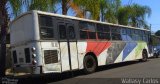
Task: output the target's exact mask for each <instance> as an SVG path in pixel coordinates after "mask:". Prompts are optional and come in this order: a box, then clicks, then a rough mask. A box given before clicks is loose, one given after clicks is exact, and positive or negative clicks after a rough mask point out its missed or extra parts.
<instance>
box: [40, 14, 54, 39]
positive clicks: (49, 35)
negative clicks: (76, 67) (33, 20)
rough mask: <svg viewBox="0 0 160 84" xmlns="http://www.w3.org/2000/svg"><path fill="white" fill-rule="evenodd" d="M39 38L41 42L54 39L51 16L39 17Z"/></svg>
mask: <svg viewBox="0 0 160 84" xmlns="http://www.w3.org/2000/svg"><path fill="white" fill-rule="evenodd" d="M39 27H40V37H41V39H43V40H47V39H53V38H54V29H53V21H52V17H51V16H42V15H40V16H39Z"/></svg>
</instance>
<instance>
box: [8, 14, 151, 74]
mask: <svg viewBox="0 0 160 84" xmlns="http://www.w3.org/2000/svg"><path fill="white" fill-rule="evenodd" d="M39 14H40V15H42V16H43V13H41V12H36V11H33V12H32V13H28V14H25V15H23V16H21V17H19V19H17V20H16V21H14V22H13V23H12V24H11V26H10V27H11V50H12V57H13V51H16V53H17V58H16V59H17V63H13V64H14V67H15V70H16V69H19V68H21V69H26V70H27V72H29V73H34V74H40V73H55V72H58V73H61V72H65V71H70V70H76V69H83V68H84V66H83V63H84V57H85V56H86V54H88V53H93V54H94V55H95V56H96V57H97V62H98V66H102V65H107V64H113V63H119V62H125V61H132V60H136V59H142V52H143V49H146V50H147V52H148V57H151V56H150V55H149V51H148V43H147V42H145V41H136V40H133V39H132V38H131V36H129V35H123V34H122V33H120V36H121V38H122V39H121V40H113V39H110V40H107V39H103V40H101V39H97V37H98V36H97V31H95V32H96V39H81V38H80V32H79V30H80V28H79V26H80V25H79V21H81V19H77V20H74V19H75V18H73V19H72V18H68V19H67V17H64V18H63V17H62V16H57V15H54V14H53V16H52V14H48V16H47V17H52V20H53V22H52V24H53V26H52V27H47V28H48V29H51V28H54V29H53V30H54V35H55V37H54V38H53V39H47V40H44V39H41V33H42V32H41V31H40V26H39V25H40V24H39V18H40V16H38V15H39ZM44 15H47V13H44ZM78 20H79V21H78ZM82 21H83V20H82ZM84 21H88V20H84ZM91 22H92V23H96V21H95V22H94V21H90V23H91ZM97 23H98V24H100V22H97ZM102 24H105V23H102ZM59 25H65V27H66V28H68V27H69V26H72V27H74V29H75V33H76V39H74V40H71V39H66V38H65V39H60V38H59V34H60V32H59V29H58V27H59ZM107 25H111V24H107ZM112 26H113V24H112ZM44 27H45V26H44ZM120 27H123V26H120ZM47 28H46V29H47ZM139 30H140V29H139ZM142 30H143V29H142ZM142 30H141V31H142ZM57 31H58V32H57ZM44 32H45V31H44ZM47 32H49V31H47ZM88 32H89V31H88ZM67 33H68V32H67ZM43 34H45V33H43ZM110 34H111V30H110ZM110 37H111V35H110ZM26 48H28V49H29V50H28V49H26ZM34 48H35V51H32V49H34ZM25 49H26V51H25ZM25 52H30V53H29V56H30V57H29V58H30V62H29V63H26V62H25V61H26V57H27V56H26V55H28V53H25ZM33 54H35V55H36V57H34V55H33ZM12 59H14V57H13V58H12ZM27 59H28V58H27ZM35 60H36V62H35V63H36V64H33V63H32V62H33V61H35ZM17 66H20V67H17Z"/></svg>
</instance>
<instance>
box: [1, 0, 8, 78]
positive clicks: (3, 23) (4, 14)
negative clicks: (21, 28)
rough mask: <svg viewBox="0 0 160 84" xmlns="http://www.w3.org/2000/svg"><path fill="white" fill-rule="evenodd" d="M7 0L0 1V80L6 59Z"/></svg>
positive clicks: (3, 72) (3, 74) (3, 73)
mask: <svg viewBox="0 0 160 84" xmlns="http://www.w3.org/2000/svg"><path fill="white" fill-rule="evenodd" d="M6 4H7V0H0V20H1V22H0V25H1V55H0V78H1V77H3V76H5V57H6V43H5V42H6V33H7V27H8V14H7V10H6Z"/></svg>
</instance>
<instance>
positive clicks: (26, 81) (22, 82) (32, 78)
mask: <svg viewBox="0 0 160 84" xmlns="http://www.w3.org/2000/svg"><path fill="white" fill-rule="evenodd" d="M136 63H140V62H139V61H130V62H123V63H117V64H111V65H106V66H101V67H98V69H97V72H100V71H104V70H111V69H114V68H118V67H124V66H129V65H132V64H136ZM142 63H143V62H142ZM82 75H85V74H84V73H83V70H77V71H72V72H65V73H61V74H43V75H26V76H17V77H13V76H7V77H6V78H7V79H9V80H12V79H16V80H18V84H46V83H51V82H56V81H61V80H65V79H69V78H74V77H77V76H82ZM7 84H8V83H7Z"/></svg>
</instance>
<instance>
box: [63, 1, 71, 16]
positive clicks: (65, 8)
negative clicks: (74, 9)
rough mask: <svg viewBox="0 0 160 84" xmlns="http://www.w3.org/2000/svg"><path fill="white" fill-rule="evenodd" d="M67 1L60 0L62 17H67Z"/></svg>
mask: <svg viewBox="0 0 160 84" xmlns="http://www.w3.org/2000/svg"><path fill="white" fill-rule="evenodd" d="M68 1H69V0H62V14H63V15H67V10H68V8H67V2H68Z"/></svg>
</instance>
